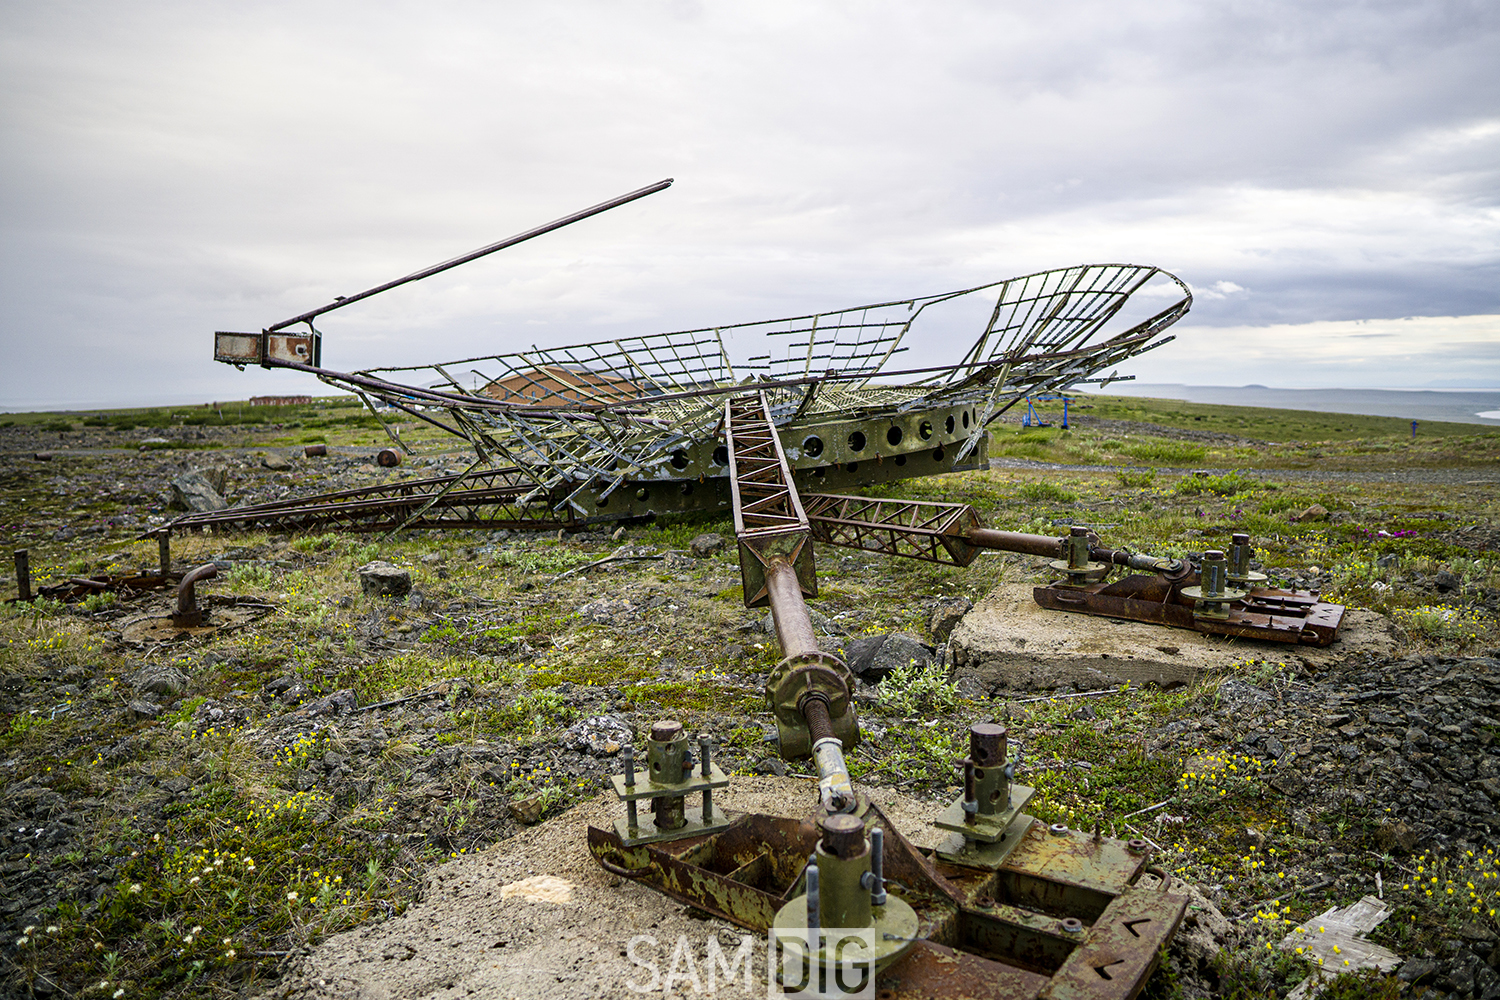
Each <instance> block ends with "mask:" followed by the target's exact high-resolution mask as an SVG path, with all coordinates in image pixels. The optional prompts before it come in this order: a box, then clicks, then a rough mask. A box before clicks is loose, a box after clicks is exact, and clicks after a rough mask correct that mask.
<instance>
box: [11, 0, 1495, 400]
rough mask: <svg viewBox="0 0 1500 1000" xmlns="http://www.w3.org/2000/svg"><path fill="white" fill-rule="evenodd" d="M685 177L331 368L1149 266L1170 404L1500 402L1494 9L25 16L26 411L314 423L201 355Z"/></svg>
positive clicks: (1082, 6)
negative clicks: (245, 413) (1268, 394)
mask: <svg viewBox="0 0 1500 1000" xmlns="http://www.w3.org/2000/svg"><path fill="white" fill-rule="evenodd" d="M664 177H675V178H676V184H675V185H674V186H673V187H672V188H671V189H669V190H668V191H666V192H663V193H660V194H656V195H652V196H651V197H649V198H646V199H644V200H642V201H639V202H636V203H634V204H632V205H630V206H627V207H625V208H622V209H618V210H616V211H614V212H611V213H608V214H607V215H604V216H600V217H597V218H595V219H591V220H588V221H585V222H582V223H579V224H577V225H575V226H573V227H571V228H569V229H568V230H566V231H563V232H560V233H557V234H553V235H550V236H546V237H543V238H541V239H539V240H537V241H535V242H532V243H529V244H526V245H524V246H521V247H517V248H514V249H511V250H507V251H503V252H501V253H500V254H497V255H495V256H493V257H490V258H486V259H485V260H483V261H480V262H477V263H474V264H470V265H467V266H465V267H462V268H459V269H458V270H456V271H453V272H450V273H449V274H447V275H444V276H442V277H439V278H435V279H432V280H429V281H427V282H424V283H422V284H419V285H415V286H411V287H408V288H404V289H401V290H398V291H395V292H390V293H387V294H385V295H382V296H379V297H377V298H375V299H372V300H370V301H368V302H363V303H359V304H356V305H354V306H351V307H349V308H348V309H345V310H343V311H341V312H338V313H335V314H332V315H330V316H328V317H326V318H325V319H324V320H323V321H322V322H321V323H320V327H321V328H322V329H323V331H324V334H325V341H324V351H323V360H324V363H325V364H326V365H328V366H329V367H334V368H340V369H343V370H351V369H355V368H362V367H373V366H377V365H382V364H392V363H407V362H414V361H422V360H428V361H433V360H443V359H447V358H456V357H464V356H468V355H473V354H481V353H496V352H500V351H505V350H512V349H516V348H519V347H524V346H527V345H530V344H532V343H536V344H539V345H556V344H563V343H569V342H576V341H582V340H592V339H599V338H602V337H606V336H613V335H616V334H618V333H620V332H625V331H629V332H651V331H656V330H672V329H681V328H686V327H697V326H704V325H713V324H721V323H733V322H743V321H749V320H758V319H769V318H773V317H776V316H781V315H787V314H793V313H802V312H810V311H815V310H819V309H831V308H838V307H844V306H851V305H857V304H861V303H864V302H870V301H880V300H884V299H890V298H902V297H906V296H912V295H921V294H928V293H934V292H941V291H946V290H949V289H955V288H961V287H965V286H968V285H973V284H979V283H981V282H984V281H990V280H995V279H999V278H1004V277H1008V276H1011V275H1017V274H1024V273H1028V272H1032V271H1037V270H1042V269H1045V268H1051V267H1059V266H1065V265H1069V264H1077V263H1086V262H1114V261H1128V262H1132V263H1150V264H1156V265H1159V266H1161V267H1164V268H1166V269H1168V270H1170V271H1172V272H1174V273H1176V274H1177V275H1179V276H1180V277H1182V278H1183V279H1184V280H1185V281H1187V282H1188V283H1189V284H1190V285H1191V286H1192V287H1193V288H1194V290H1195V292H1196V293H1197V301H1196V304H1195V306H1194V308H1193V312H1192V314H1191V315H1190V316H1189V317H1188V319H1187V320H1185V321H1184V322H1183V323H1181V324H1179V326H1178V333H1179V336H1178V339H1177V340H1176V341H1175V342H1174V343H1172V344H1170V345H1168V346H1166V347H1164V348H1162V349H1161V350H1159V351H1158V352H1156V354H1155V355H1153V356H1149V357H1148V358H1142V359H1139V360H1138V361H1137V362H1135V363H1133V365H1132V366H1131V368H1130V369H1129V370H1134V371H1136V372H1138V373H1139V375H1140V377H1141V379H1142V380H1143V381H1147V380H1149V381H1155V382H1170V381H1185V382H1196V383H1204V382H1209V383H1211V384H1228V385H1238V384H1243V383H1251V382H1255V383H1262V384H1266V385H1272V386H1308V385H1344V386H1382V385H1383V386H1420V385H1425V384H1430V383H1441V382H1444V381H1448V382H1450V383H1454V384H1461V383H1468V384H1479V385H1500V4H1496V3H1494V2H1491V0H1472V2H1441V0H1427V2H1422V3H1413V2H1402V3H1395V2H1387V3H1378V2H1372V3H1338V2H1326V0H1325V2H1320V3H1317V4H1309V3H1305V2H1298V3H1293V2H1276V0H1266V2H1254V3H1252V2H1228V3H1203V2H1191V3H1189V2H1174V0H1148V2H1130V0H1110V2H1097V3H1093V2H1090V3H1055V4H1037V3H1025V4H1022V3H985V4H977V3H975V4H965V3H946V4H945V3H931V2H927V3H915V2H910V3H900V4H897V3H879V2H870V0H861V2H852V0H850V2H845V3H815V2H797V3H775V2H766V0H757V2H755V3H733V4H731V3H719V4H702V3H696V2H692V0H673V2H639V3H630V2H619V0H616V2H598V3H582V2H579V3H574V2H551V3H546V4H538V3H524V4H523V3H505V2H494V0H488V2H484V3H472V4H471V3H462V2H454V3H441V4H434V3H420V4H418V3H410V4H405V3H392V2H382V0H365V2H361V3H357V4H356V3H319V2H308V0H299V2H297V3H284V4H283V3H256V2H251V0H237V2H234V3H210V2H203V0H194V2H183V3H169V2H150V0H133V2H131V3H115V2H98V3H69V2H66V0H60V2H46V3H39V2H36V3H23V2H13V3H8V4H4V5H0V344H3V355H0V409H18V408H32V407H41V406H60V405H104V404H112V405H142V404H149V403H156V402H189V401H203V400H209V399H226V398H244V397H245V396H248V395H250V394H252V393H264V392H273V393H274V392H293V391H305V389H306V388H307V383H306V381H304V380H303V379H301V378H300V377H299V376H294V375H290V374H288V373H285V372H265V371H259V370H256V371H249V372H243V373H241V372H237V371H235V370H234V369H232V368H229V367H227V366H224V365H218V364H215V363H214V362H213V361H212V360H211V356H212V332H213V331H214V330H216V329H226V330H256V329H260V328H261V327H264V326H267V325H270V324H272V323H275V322H277V321H279V320H281V319H284V318H286V317H288V316H291V315H294V314H296V313H299V312H302V311H304V310H306V309H309V308H312V307H314V306H317V305H321V304H323V303H324V302H326V301H328V300H329V299H331V298H332V297H333V296H334V295H336V294H349V293H351V292H353V291H357V290H359V289H362V288H365V287H368V286H370V285H374V284H377V283H379V282H382V281H385V280H388V279H390V278H394V277H396V276H399V275H401V274H405V273H407V272H409V271H412V270H415V269H417V268H419V267H422V266H424V265H427V264H430V263H433V262H435V261H438V260H442V259H445V258H447V257H450V256H453V255H455V254H457V253H460V252H463V251H466V250H469V249H472V248H474V247H477V246H481V245H483V244H486V243H489V242H492V241H495V240H498V239H500V238H502V237H504V236H507V235H509V234H511V233H514V232H517V231H520V230H523V229H526V228H529V227H531V226H533V225H536V224H538V223H540V222H544V221H547V220H550V219H552V218H555V217H557V216H560V215H564V214H566V213H568V212H570V211H573V210H575V209H578V208H582V207H585V206H587V205H590V204H593V203H595V202H598V201H602V200H604V199H606V198H609V197H611V196H613V195H616V194H620V193H623V192H625V191H629V190H631V189H634V188H637V187H640V186H642V185H645V184H648V183H650V182H653V181H656V180H658V179H661V178H664ZM1404 317H1436V319H1423V318H1419V319H1411V320H1405V321H1403V322H1400V323H1382V322H1372V323H1369V324H1367V325H1366V326H1365V327H1360V326H1358V325H1357V324H1354V323H1353V322H1352V321H1383V320H1392V319H1402V318H1404ZM1455 317H1456V318H1455ZM1305 324H1313V325H1312V326H1307V325H1305ZM976 333H977V331H976ZM948 347H949V345H934V351H936V352H939V353H941V352H944V351H946V350H947V349H948ZM314 385H316V383H314Z"/></svg>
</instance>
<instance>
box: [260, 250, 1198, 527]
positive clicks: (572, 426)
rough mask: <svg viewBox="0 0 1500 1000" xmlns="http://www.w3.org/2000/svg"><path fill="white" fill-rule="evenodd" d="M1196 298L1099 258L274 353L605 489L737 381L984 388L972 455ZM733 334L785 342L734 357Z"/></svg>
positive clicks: (498, 459)
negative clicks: (367, 360)
mask: <svg viewBox="0 0 1500 1000" xmlns="http://www.w3.org/2000/svg"><path fill="white" fill-rule="evenodd" d="M1153 281H1155V282H1156V283H1157V288H1156V289H1154V290H1153V293H1154V292H1155V291H1157V290H1166V291H1168V292H1169V293H1170V294H1171V296H1172V297H1173V299H1174V301H1172V302H1171V304H1169V305H1168V306H1167V307H1166V308H1165V309H1163V310H1161V311H1159V312H1157V313H1155V314H1154V315H1152V316H1150V317H1148V318H1146V319H1144V320H1142V321H1140V322H1137V323H1135V324H1134V325H1131V326H1129V327H1127V328H1126V329H1123V330H1119V331H1117V332H1109V330H1108V327H1109V326H1110V323H1111V321H1112V320H1115V319H1116V318H1117V317H1118V316H1119V314H1120V313H1121V310H1122V309H1123V308H1124V307H1125V305H1126V303H1127V302H1128V301H1129V300H1130V298H1131V297H1132V296H1133V295H1136V294H1137V293H1139V292H1141V291H1142V289H1144V288H1146V286H1148V285H1150V284H1151V283H1152V282H1153ZM970 296H983V297H985V298H989V297H991V296H993V306H992V307H991V308H990V310H989V312H990V316H989V320H988V322H987V323H986V324H985V326H984V328H983V329H982V330H980V331H979V334H978V336H977V339H976V340H975V341H974V342H973V345H972V346H971V347H970V348H969V349H968V350H967V351H966V352H965V353H964V354H963V356H962V357H961V358H960V359H959V360H957V361H956V362H949V363H947V364H937V365H931V366H926V367H915V368H902V367H900V366H899V365H897V364H896V363H895V362H894V361H893V359H894V358H895V357H896V356H897V355H899V354H901V353H902V352H903V351H906V350H907V346H905V345H904V343H903V342H904V341H905V340H907V339H908V338H910V337H913V336H916V337H918V338H919V339H921V338H922V337H923V336H924V333H923V330H922V326H921V324H922V321H923V319H924V317H926V316H928V315H929V314H930V313H931V311H932V310H933V309H934V308H935V307H937V306H940V305H943V304H945V303H949V302H953V301H955V300H958V299H962V298H965V297H970ZM1191 303H1192V295H1191V293H1190V292H1189V291H1188V289H1187V286H1186V285H1184V284H1183V283H1182V282H1181V281H1180V280H1179V279H1177V278H1176V277H1175V276H1173V275H1171V274H1169V273H1167V272H1165V271H1161V270H1159V269H1158V268H1155V267H1148V266H1142V265H1133V264H1091V265H1082V266H1078V267H1070V268H1063V269H1060V270H1053V271H1043V272H1040V273H1037V274H1032V275H1026V276H1023V277H1018V278H1011V279H1008V280H1005V281H1000V282H993V283H991V284H986V285H980V286H977V287H974V288H967V289H962V290H959V291H955V292H947V293H944V294H941V295H930V296H925V297H918V298H910V299H900V300H895V301H891V302H883V303H876V304H872V305H865V306H858V307H855V308H851V309H841V310H835V311H831V312H823V313H813V314H808V315H804V316H795V317H790V318H785V319H778V320H769V321H764V322H756V323H741V324H732V325H727V326H719V327H705V328H702V329H696V330H685V331H678V332H674V333H662V334H655V335H651V336H637V337H621V338H616V339H612V340H606V341H598V342H594V343H587V344H576V345H571V346H567V347H557V348H546V349H543V348H533V349H531V350H528V351H520V352H514V353H509V354H497V355H491V356H488V357H473V358H464V359H461V360H458V361H453V362H447V363H443V364H432V365H421V366H412V367H402V368H386V369H373V370H369V371H365V372H357V373H342V372H336V371H332V370H329V369H325V368H318V367H314V366H310V365H305V364H301V363H298V362H275V363H273V366H275V365H279V366H281V367H292V368H299V369H302V370H305V371H310V372H312V373H314V374H316V375H318V376H319V377H320V378H322V379H323V381H325V382H327V383H329V384H330V385H335V386H338V387H341V388H346V389H350V390H352V391H354V392H356V393H358V394H360V396H361V397H362V398H364V399H365V400H366V402H367V403H371V404H372V409H373V408H374V406H373V404H374V402H375V401H377V400H378V401H380V402H383V403H385V404H388V405H389V406H391V407H395V408H396V409H398V410H402V411H404V412H406V413H407V414H409V415H411V416H415V417H418V418H419V419H422V420H426V421H428V422H430V423H433V424H436V425H437V426H440V427H442V428H443V429H445V430H448V431H450V432H452V433H454V434H456V435H458V436H460V437H462V438H464V439H466V440H467V441H469V442H470V443H471V444H472V445H473V446H474V448H475V450H476V452H477V453H478V455H479V457H480V459H481V460H482V461H484V462H489V463H494V464H497V465H508V466H512V467H514V468H515V469H516V470H517V471H518V472H519V473H520V474H521V475H523V476H525V477H526V478H527V479H528V481H529V482H531V483H532V484H533V485H534V486H537V487H540V488H543V489H546V490H553V489H555V488H557V487H559V486H562V485H564V484H569V485H570V486H571V488H573V489H576V490H582V489H585V488H600V487H602V489H603V492H604V495H605V496H607V495H608V493H609V492H610V490H612V489H614V488H617V487H618V486H619V485H621V484H622V483H624V482H626V481H628V480H630V479H632V478H639V477H641V476H643V475H651V474H653V473H661V472H663V471H664V470H665V468H666V465H667V463H669V462H670V461H671V459H672V457H673V455H674V454H675V453H676V452H678V451H679V450H680V449H681V448H683V447H684V446H686V445H688V444H690V443H691V442H692V441H694V440H698V439H702V438H704V437H706V436H711V435H713V434H715V432H716V430H717V427H718V425H719V423H720V421H721V420H722V419H723V397H725V396H726V395H732V394H734V393H737V392H744V391H745V389H746V387H747V386H748V385H752V384H753V385H754V386H755V388H756V389H757V390H759V391H762V392H764V393H765V395H766V399H767V401H768V404H769V407H770V413H771V419H772V421H773V422H774V423H775V424H776V425H777V426H781V425H783V424H785V423H787V422H788V421H791V420H794V419H798V418H816V417H818V416H824V415H829V414H849V415H854V416H859V415H864V414H874V413H879V412H882V411H886V412H901V411H904V410H907V409H910V408H912V407H916V406H922V405H926V404H940V403H953V404H961V405H966V404H974V405H977V406H979V407H980V409H979V411H978V420H977V422H976V424H975V426H974V427H973V429H972V433H971V434H970V437H969V439H968V441H967V442H966V443H965V445H964V447H963V448H962V449H961V452H960V454H961V455H966V454H967V453H968V452H969V451H970V450H971V449H972V448H973V447H975V445H976V444H977V442H978V440H979V439H980V437H981V436H982V434H983V429H984V427H985V425H986V424H987V423H989V422H990V421H991V420H993V419H994V418H995V417H996V416H998V415H999V414H1000V413H1002V412H1004V411H1005V410H1006V409H1008V408H1009V407H1010V406H1011V405H1012V404H1013V403H1014V402H1015V401H1016V400H1018V399H1020V398H1022V397H1024V396H1025V395H1027V394H1030V393H1038V392H1046V391H1052V390H1060V389H1065V388H1067V387H1068V386H1073V385H1079V384H1084V383H1107V382H1109V381H1111V380H1114V379H1118V378H1121V377H1122V376H1119V375H1118V373H1116V372H1113V371H1112V372H1111V373H1110V374H1108V375H1103V376H1101V375H1100V374H1099V373H1100V372H1103V371H1105V370H1107V369H1111V368H1113V367H1114V366H1115V365H1117V364H1119V363H1120V362H1123V361H1124V360H1126V359H1128V358H1130V357H1133V356H1135V355H1138V354H1140V353H1142V352H1144V351H1147V350H1151V349H1152V348H1154V347H1157V346H1160V345H1161V344H1163V343H1166V342H1167V341H1168V340H1170V339H1171V338H1170V337H1169V336H1168V337H1161V336H1159V335H1160V334H1161V333H1162V332H1163V331H1164V330H1165V329H1166V328H1167V327H1169V326H1171V325H1172V324H1173V323H1175V322H1176V321H1177V320H1178V319H1180V318H1181V317H1182V316H1183V315H1184V314H1186V312H1187V311H1188V308H1189V307H1190V305H1191ZM731 341H732V342H733V343H734V344H738V345H749V348H750V349H751V350H753V349H754V348H755V347H756V346H760V347H762V348H763V349H764V348H765V347H767V346H779V347H781V348H783V350H782V351H781V352H780V355H779V356H773V354H772V353H759V354H751V355H749V356H747V357H743V358H738V359H737V358H735V357H734V355H733V352H732V351H731V349H730V343H731ZM438 411H447V414H448V415H447V417H446V418H444V417H442V416H439V415H437V412H438ZM566 505H567V499H566V497H565V499H564V500H563V501H562V506H566Z"/></svg>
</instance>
